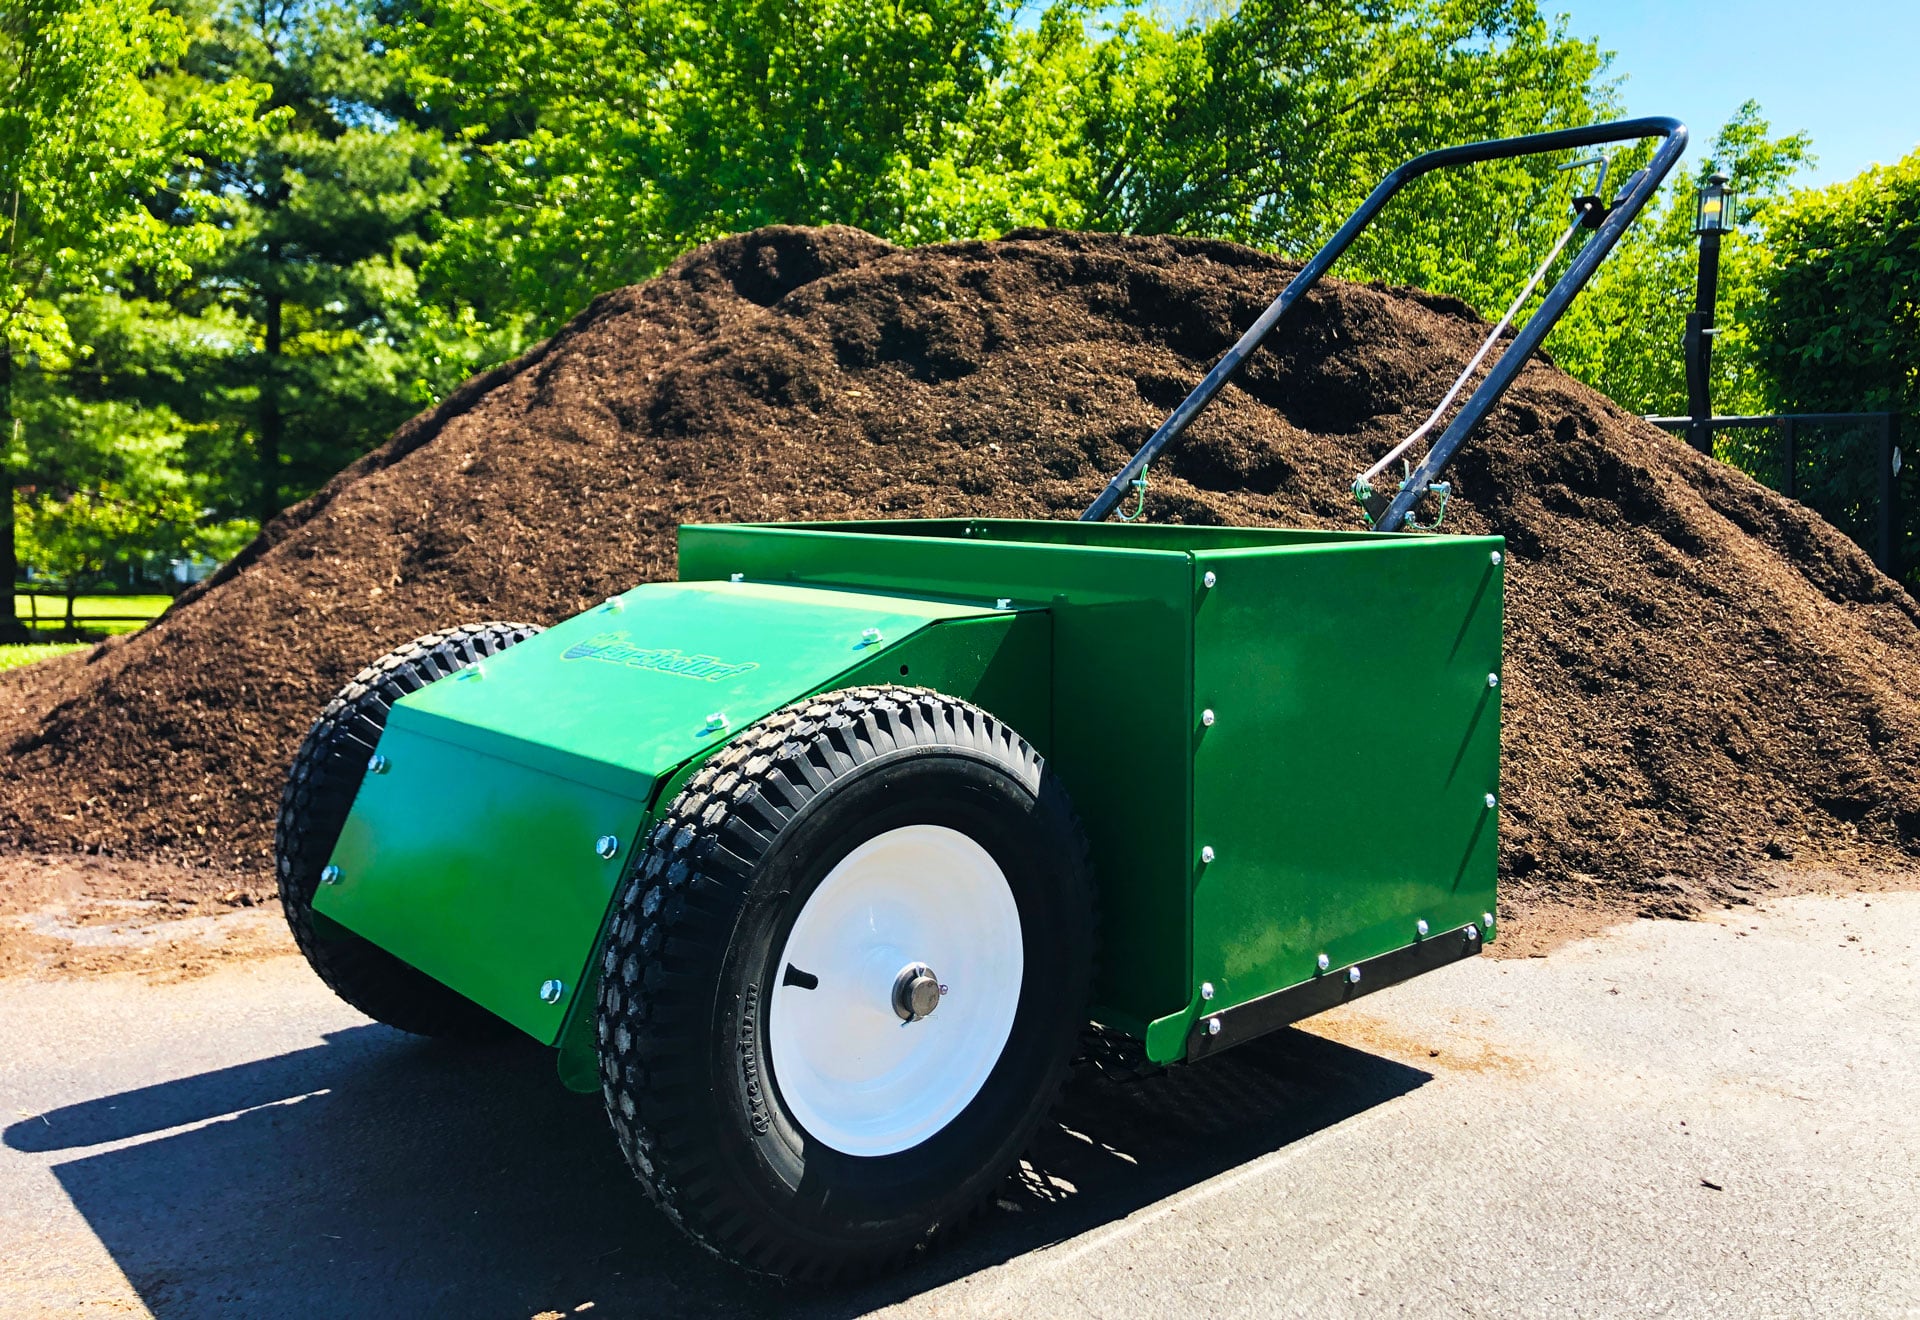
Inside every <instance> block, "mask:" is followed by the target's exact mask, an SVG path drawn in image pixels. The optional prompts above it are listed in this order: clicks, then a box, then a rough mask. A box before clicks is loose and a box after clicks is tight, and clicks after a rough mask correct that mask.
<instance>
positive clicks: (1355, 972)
mask: <svg viewBox="0 0 1920 1320" xmlns="http://www.w3.org/2000/svg"><path fill="white" fill-rule="evenodd" d="M1347 984H1348V985H1359V984H1360V969H1359V968H1358V967H1349V968H1347Z"/></svg>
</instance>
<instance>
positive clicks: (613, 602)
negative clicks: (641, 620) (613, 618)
mask: <svg viewBox="0 0 1920 1320" xmlns="http://www.w3.org/2000/svg"><path fill="white" fill-rule="evenodd" d="M600 608H601V609H603V610H605V611H606V612H607V613H609V614H618V613H619V612H620V611H621V610H624V609H625V608H627V603H626V602H625V601H624V600H621V599H620V598H619V597H618V596H608V597H607V603H606V604H604V605H602V606H601V607H600Z"/></svg>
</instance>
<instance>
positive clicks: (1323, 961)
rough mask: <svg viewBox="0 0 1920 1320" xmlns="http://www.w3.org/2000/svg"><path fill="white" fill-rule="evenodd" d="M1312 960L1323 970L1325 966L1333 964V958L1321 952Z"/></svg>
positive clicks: (1325, 968)
mask: <svg viewBox="0 0 1920 1320" xmlns="http://www.w3.org/2000/svg"><path fill="white" fill-rule="evenodd" d="M1313 961H1314V963H1315V965H1316V966H1318V967H1319V968H1320V970H1321V971H1323V972H1324V971H1326V970H1327V968H1329V967H1331V966H1333V959H1331V958H1329V957H1327V955H1326V954H1324V953H1323V954H1321V955H1320V956H1319V957H1318V958H1315V959H1314V960H1313Z"/></svg>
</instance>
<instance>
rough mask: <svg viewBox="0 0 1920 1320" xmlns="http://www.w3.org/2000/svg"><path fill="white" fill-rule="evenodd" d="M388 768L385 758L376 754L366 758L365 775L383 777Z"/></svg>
mask: <svg viewBox="0 0 1920 1320" xmlns="http://www.w3.org/2000/svg"><path fill="white" fill-rule="evenodd" d="M388 766H389V762H388V761H387V758H386V757H384V756H382V755H380V753H378V752H375V753H374V754H373V755H372V756H369V757H368V758H367V773H368V774H370V775H384V774H385V773H387V769H388Z"/></svg>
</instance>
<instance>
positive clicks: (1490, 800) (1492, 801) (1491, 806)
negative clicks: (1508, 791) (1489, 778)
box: [1486, 793, 1500, 811]
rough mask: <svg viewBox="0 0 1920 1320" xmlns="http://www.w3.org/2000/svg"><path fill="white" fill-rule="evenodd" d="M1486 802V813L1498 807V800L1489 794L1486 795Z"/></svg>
mask: <svg viewBox="0 0 1920 1320" xmlns="http://www.w3.org/2000/svg"><path fill="white" fill-rule="evenodd" d="M1486 802H1487V810H1488V811H1492V810H1493V809H1494V808H1495V807H1497V806H1499V805H1500V799H1499V798H1497V797H1495V796H1494V795H1493V794H1491V793H1489V794H1487V798H1486Z"/></svg>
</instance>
